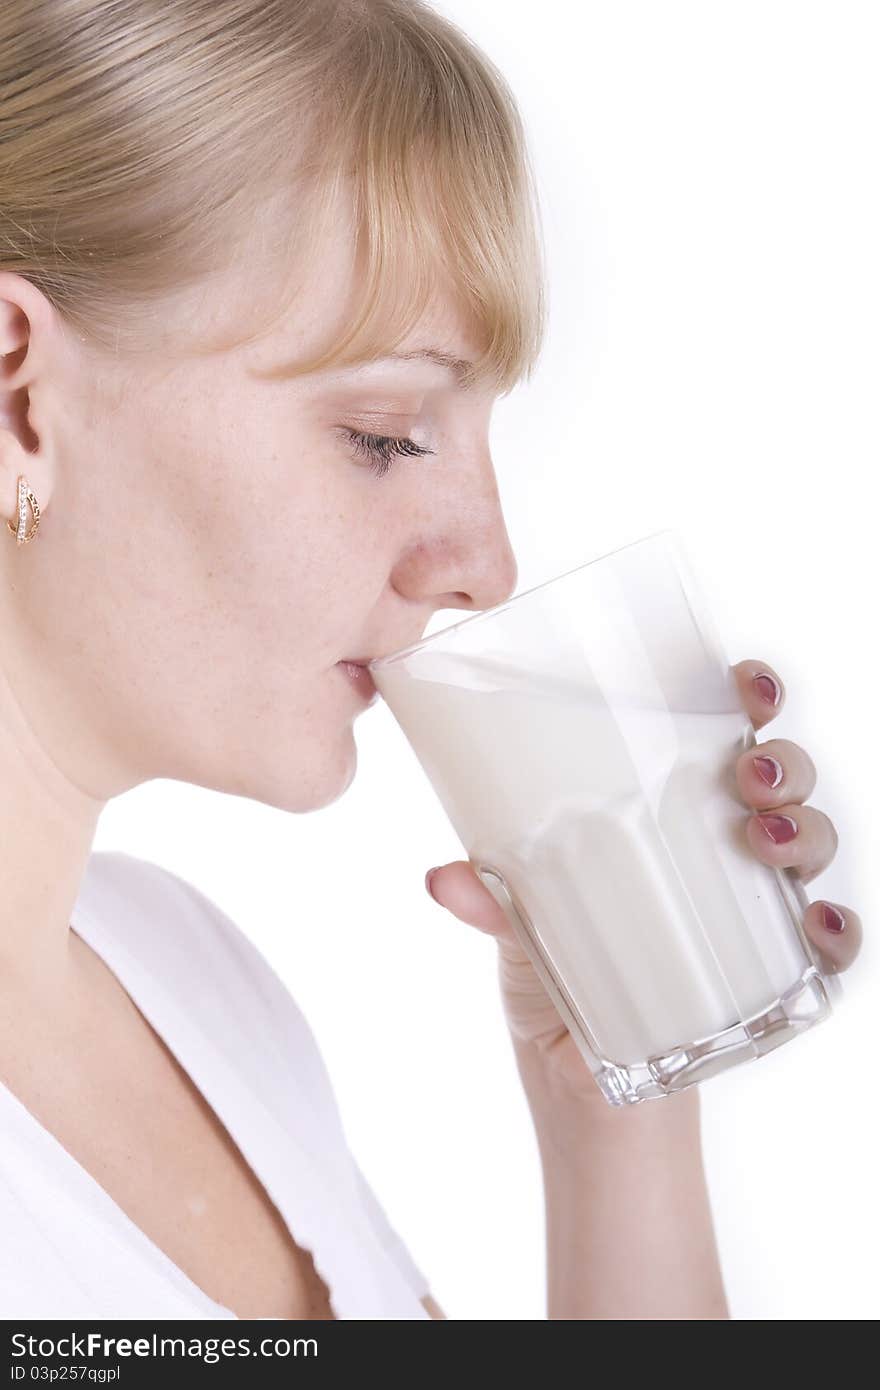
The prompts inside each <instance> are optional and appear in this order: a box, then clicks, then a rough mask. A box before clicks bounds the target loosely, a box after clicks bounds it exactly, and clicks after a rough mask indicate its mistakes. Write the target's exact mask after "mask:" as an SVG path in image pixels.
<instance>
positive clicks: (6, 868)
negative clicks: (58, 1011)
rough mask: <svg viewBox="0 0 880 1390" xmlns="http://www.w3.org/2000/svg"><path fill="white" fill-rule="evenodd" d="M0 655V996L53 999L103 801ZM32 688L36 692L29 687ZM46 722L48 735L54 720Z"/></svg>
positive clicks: (67, 957) (66, 960) (66, 968)
mask: <svg viewBox="0 0 880 1390" xmlns="http://www.w3.org/2000/svg"><path fill="white" fill-rule="evenodd" d="M8 657H9V652H8V648H7V647H6V643H5V642H4V650H3V653H2V656H0V885H2V898H0V902H2V906H0V998H2V999H3V1000H4V1001H5V1000H10V1001H12V1000H14V1001H16V1002H20V1003H21V1004H22V1005H24V1004H25V1003H26V1001H27V1000H28V999H29V998H41V999H43V1000H45V999H47V998H61V997H63V995H64V991H65V985H66V983H67V980H68V979H69V976H70V964H71V951H70V939H71V935H72V934H71V932H70V930H69V924H70V913H71V910H72V908H73V905H74V903H75V901H76V897H77V894H78V892H79V887H80V883H81V880H82V876H83V873H84V871H85V867H86V863H87V861H88V857H89V854H90V853H91V847H92V843H93V840H94V834H95V829H96V826H97V822H98V817H99V815H100V813H101V811H102V809H103V807H104V805H105V801H104V800H103V799H101V798H100V797H98V796H96V795H94V794H92V792H91V791H90V790H89V789H87V788H86V787H84V786H81V785H78V784H77V782H76V781H74V780H73V778H72V775H71V772H70V771H69V768H68V766H67V765H65V766H64V767H62V765H61V764H60V762H59V761H58V756H57V753H56V752H55V750H56V749H57V748H58V747H59V746H60V745H61V744H63V745H64V749H65V757H66V758H68V759H69V766H70V767H75V766H77V765H78V757H77V754H78V752H80V751H81V750H78V749H77V747H76V739H75V736H73V735H72V733H71V732H70V731H68V730H63V726H61V728H62V730H63V733H64V734H65V735H66V736H64V737H61V738H60V739H57V740H53V739H52V738H51V737H47V729H48V728H49V727H50V725H51V721H50V717H49V709H48V701H47V699H46V693H47V690H48V687H47V686H45V685H42V686H39V683H38V682H35V683H32V684H31V686H30V687H29V692H30V693H31V694H33V700H32V701H31V700H29V699H28V698H26V694H25V687H24V684H22V682H21V681H19V682H18V683H16V679H15V673H14V672H13V671H12V670H11V667H10V663H9V659H8ZM38 686H39V693H38ZM52 727H55V728H56V733H57V731H58V727H57V725H56V726H52Z"/></svg>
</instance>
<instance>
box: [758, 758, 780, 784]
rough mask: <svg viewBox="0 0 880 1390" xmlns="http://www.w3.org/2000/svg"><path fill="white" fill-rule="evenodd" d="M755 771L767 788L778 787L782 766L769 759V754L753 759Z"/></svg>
mask: <svg viewBox="0 0 880 1390" xmlns="http://www.w3.org/2000/svg"><path fill="white" fill-rule="evenodd" d="M752 761H753V763H754V767H755V771H756V772H757V774H758V776H759V777H760V779H761V781H762V782H766V783H767V786H768V787H778V786H779V783H780V782H781V781H782V778H783V772H782V764H781V763H778V762H777V761H776V759H775V758H771V757H770V754H769V753H764V754H762V756H761V757H760V758H753V760H752Z"/></svg>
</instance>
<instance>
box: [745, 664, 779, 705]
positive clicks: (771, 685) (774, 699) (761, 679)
mask: <svg viewBox="0 0 880 1390" xmlns="http://www.w3.org/2000/svg"><path fill="white" fill-rule="evenodd" d="M752 680H753V681H754V683H755V686H756V688H757V691H758V694H759V695H760V697H761V699H762V700H766V701H767V704H768V705H778V704H779V701H780V700H781V699H782V691H781V689H780V687H779V682H778V681H777V680H775V679H774V678H773V676H771V675H770V673H769V672H768V671H759V672H758V673H757V675H755V676H753V677H752Z"/></svg>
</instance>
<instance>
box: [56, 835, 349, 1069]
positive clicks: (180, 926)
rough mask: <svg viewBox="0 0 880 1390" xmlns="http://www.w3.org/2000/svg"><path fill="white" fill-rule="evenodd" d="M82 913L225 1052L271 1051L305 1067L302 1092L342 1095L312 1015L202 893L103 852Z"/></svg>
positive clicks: (86, 885) (143, 863)
mask: <svg viewBox="0 0 880 1390" xmlns="http://www.w3.org/2000/svg"><path fill="white" fill-rule="evenodd" d="M78 909H79V910H80V911H81V912H82V913H84V914H85V916H86V917H87V918H88V923H89V932H90V934H91V935H94V936H95V937H96V938H98V940H99V944H100V945H101V946H102V947H103V948H106V949H107V950H109V951H112V952H120V951H121V952H124V953H125V954H126V956H127V957H128V959H129V960H130V962H131V967H132V968H133V969H134V968H136V969H137V970H139V971H140V972H143V971H146V972H148V973H149V974H150V975H151V976H152V977H153V979H154V980H155V982H156V984H157V985H160V986H161V988H162V990H163V992H165V993H166V994H167V995H168V996H169V997H170V998H172V999H173V1000H174V1002H175V1003H176V1004H177V1005H178V1007H179V1008H180V1009H181V1010H185V1011H186V1013H187V1014H189V1015H190V1016H192V1017H194V1018H197V1019H198V1021H199V1022H200V1023H201V1024H202V1026H203V1027H205V1028H209V1029H210V1031H211V1032H212V1034H213V1035H214V1037H215V1039H216V1040H217V1041H218V1043H219V1044H220V1045H225V1046H228V1047H229V1048H230V1049H231V1048H232V1047H233V1045H234V1044H237V1045H241V1044H242V1043H244V1042H245V1041H246V1042H247V1043H248V1045H249V1047H250V1046H251V1045H255V1044H256V1045H260V1046H262V1047H263V1048H264V1049H265V1048H269V1049H270V1050H271V1053H272V1055H273V1056H280V1057H282V1058H283V1059H284V1061H285V1062H287V1063H295V1065H296V1075H297V1077H298V1079H299V1082H300V1084H301V1085H302V1084H306V1085H310V1086H311V1087H313V1088H318V1089H320V1090H321V1091H323V1092H324V1093H325V1097H326V1094H327V1092H328V1091H332V1088H331V1086H330V1078H329V1076H328V1074H327V1071H326V1068H325V1066H324V1062H323V1059H322V1057H321V1054H320V1051H319V1049H318V1046H317V1042H316V1040H315V1036H314V1033H313V1031H312V1028H311V1026H310V1025H309V1022H308V1020H307V1019H306V1016H305V1014H304V1012H303V1010H302V1008H301V1007H300V1005H299V1004H298V1003H297V1001H296V1000H295V998H294V997H293V995H292V994H291V992H290V990H289V989H288V988H287V986H286V985H285V983H284V981H283V980H282V979H281V978H280V976H279V974H278V972H277V971H276V969H275V968H274V966H273V965H272V964H271V962H270V961H269V960H268V958H267V957H266V956H265V955H264V954H263V952H262V951H261V950H260V949H259V948H258V947H257V946H256V944H255V943H254V942H253V941H252V940H251V938H250V937H249V936H248V934H247V932H246V930H245V929H244V926H243V925H241V924H239V923H238V922H237V921H235V920H234V918H233V917H231V916H230V915H229V913H227V912H225V911H224V910H223V908H221V907H220V905H219V904H218V903H217V902H215V901H214V900H213V899H212V898H211V897H210V896H209V895H208V894H207V893H206V892H204V891H203V890H202V889H200V888H198V887H197V886H196V885H195V884H193V883H191V882H189V881H188V880H187V879H185V878H183V877H182V876H181V875H179V874H177V873H175V872H173V871H172V870H171V869H168V868H166V867H165V866H164V865H161V864H157V863H155V862H153V861H152V860H149V859H143V858H140V857H138V856H137V855H133V854H128V853H125V852H122V851H120V850H105V851H94V852H93V853H92V855H91V857H90V860H89V863H88V866H87V869H86V875H85V879H84V881H83V885H82V892H81V894H80V900H79V903H78Z"/></svg>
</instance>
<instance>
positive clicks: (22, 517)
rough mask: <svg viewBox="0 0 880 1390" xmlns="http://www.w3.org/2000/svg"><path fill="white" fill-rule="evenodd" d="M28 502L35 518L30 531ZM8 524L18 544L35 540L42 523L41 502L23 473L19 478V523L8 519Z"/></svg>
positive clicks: (25, 543)
mask: <svg viewBox="0 0 880 1390" xmlns="http://www.w3.org/2000/svg"><path fill="white" fill-rule="evenodd" d="M28 503H30V508H31V512H32V513H33V518H34V519H33V524H32V526H31V529H30V530H29V531H28V529H27V508H28ZM6 525H7V526H8V527H9V529H10V531H11V532H12V534H13V536H15V539H16V542H17V544H18V545H27V543H28V541H31V540H33V538H34V536H35V535H36V534H37V528H38V527H39V525H40V504H39V502H38V501H37V499H36V497H35V496H34V493H33V489H32V488H31V487H30V486H29V484H28V480H27V478H26V477H25V476H24V474H23V473H22V474H20V476H19V479H18V524H17V525H14V524H13V522H11V521H7V523H6Z"/></svg>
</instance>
